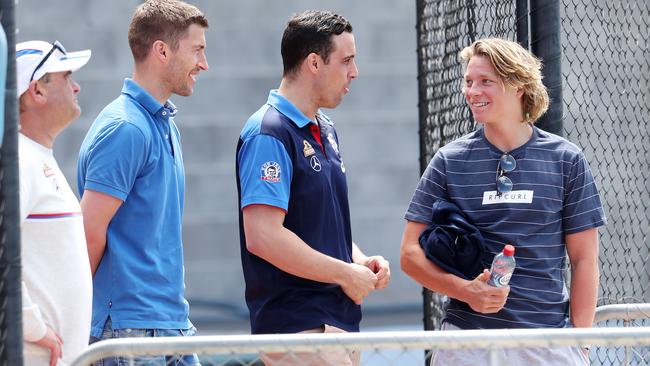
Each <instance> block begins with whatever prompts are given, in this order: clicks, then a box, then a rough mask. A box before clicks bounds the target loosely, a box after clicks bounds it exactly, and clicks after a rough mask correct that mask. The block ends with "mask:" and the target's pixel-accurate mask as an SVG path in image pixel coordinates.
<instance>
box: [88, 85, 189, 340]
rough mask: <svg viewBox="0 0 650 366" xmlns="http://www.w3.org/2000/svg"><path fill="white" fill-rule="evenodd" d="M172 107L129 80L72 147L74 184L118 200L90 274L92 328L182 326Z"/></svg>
mask: <svg viewBox="0 0 650 366" xmlns="http://www.w3.org/2000/svg"><path fill="white" fill-rule="evenodd" d="M175 114H176V108H175V106H174V105H173V104H172V103H171V102H170V101H167V102H166V103H165V105H161V104H160V103H159V102H158V101H157V100H156V99H154V98H153V97H152V96H151V95H150V94H149V93H147V92H146V91H145V90H144V89H143V88H142V87H140V86H139V85H138V84H137V83H135V82H134V81H133V80H131V79H126V80H125V81H124V87H123V88H122V94H121V95H120V96H119V97H118V98H117V99H115V100H114V101H113V102H111V103H110V104H109V105H108V106H106V108H104V110H103V111H102V112H101V113H100V114H99V116H98V117H97V119H96V120H95V122H94V123H93V124H92V126H91V128H90V130H89V131H88V134H87V135H86V138H85V139H84V142H83V144H82V146H81V150H80V152H79V161H78V166H77V177H78V178H77V179H78V182H77V183H78V188H79V192H80V194H81V195H83V192H84V190H87V189H89V190H93V191H97V192H101V193H105V194H108V195H110V196H113V197H116V198H118V199H120V200H122V201H123V203H122V205H121V206H120V208H119V209H118V210H117V212H116V213H115V216H114V217H113V219H112V220H111V222H110V224H109V227H108V234H107V245H106V250H105V252H104V256H103V257H102V260H101V262H100V264H99V267H98V268H97V272H96V274H95V277H94V279H93V319H92V332H91V334H92V335H93V336H95V337H99V336H100V335H101V331H102V329H103V326H104V322H105V321H106V319H107V317H109V316H110V317H111V321H112V325H113V328H114V329H123V328H153V329H186V328H189V327H190V326H191V323H190V321H189V318H188V314H189V306H188V303H187V301H186V300H185V298H184V295H183V293H184V289H185V283H184V267H183V244H182V233H181V225H182V217H183V199H184V193H185V173H184V168H183V157H182V154H181V144H180V135H179V132H178V129H177V127H176V124H175V123H174V115H175Z"/></svg>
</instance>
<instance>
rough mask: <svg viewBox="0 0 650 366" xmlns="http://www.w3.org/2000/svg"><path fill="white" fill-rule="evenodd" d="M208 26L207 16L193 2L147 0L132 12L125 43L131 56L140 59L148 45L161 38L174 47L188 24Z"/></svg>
mask: <svg viewBox="0 0 650 366" xmlns="http://www.w3.org/2000/svg"><path fill="white" fill-rule="evenodd" d="M192 24H197V25H199V26H201V27H203V28H207V27H208V20H207V19H206V18H205V16H204V15H203V13H202V12H201V11H200V10H199V9H198V8H197V7H195V6H194V5H190V4H187V3H184V2H182V1H178V0H147V1H145V2H144V3H142V4H141V5H140V6H138V7H137V8H136V9H135V12H133V17H132V18H131V24H130V25H129V46H130V47H131V53H133V59H134V60H135V61H136V62H137V61H142V60H144V59H145V58H146V57H147V55H148V54H149V49H150V48H151V45H152V44H153V43H154V42H155V41H157V40H161V41H163V42H165V43H167V44H169V46H170V47H171V49H172V50H174V51H175V50H176V49H178V42H179V41H180V39H181V38H182V37H183V36H185V34H186V32H187V28H189V26H190V25H192Z"/></svg>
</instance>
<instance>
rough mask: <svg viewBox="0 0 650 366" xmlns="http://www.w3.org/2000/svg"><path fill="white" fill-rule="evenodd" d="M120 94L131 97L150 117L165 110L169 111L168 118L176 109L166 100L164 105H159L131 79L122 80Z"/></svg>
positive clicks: (174, 113)
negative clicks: (122, 84)
mask: <svg viewBox="0 0 650 366" xmlns="http://www.w3.org/2000/svg"><path fill="white" fill-rule="evenodd" d="M122 93H123V94H126V95H129V96H131V98H133V99H135V100H136V101H137V102H138V103H140V104H141V105H142V106H143V107H144V108H145V109H146V110H147V111H148V112H149V113H151V115H155V114H156V113H158V112H159V111H160V109H162V108H165V109H167V110H169V114H170V117H173V116H175V115H176V112H177V109H176V106H175V105H174V103H172V101H171V100H167V101H166V102H165V105H162V104H160V102H159V101H157V100H156V98H154V97H153V96H151V94H149V93H148V92H147V91H146V90H144V88H142V87H141V86H140V85H139V84H138V83H136V82H135V81H134V80H133V79H130V78H126V79H124V86H122Z"/></svg>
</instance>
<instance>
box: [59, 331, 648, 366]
mask: <svg viewBox="0 0 650 366" xmlns="http://www.w3.org/2000/svg"><path fill="white" fill-rule="evenodd" d="M584 345H591V346H600V347H620V346H635V347H638V346H650V327H638V328H588V329H584V328H573V329H505V330H504V329H501V330H464V331H444V332H440V331H413V332H376V333H344V334H283V335H254V336H250V335H245V336H244V335H231V336H197V337H190V338H169V337H166V338H162V337H161V338H148V339H132V338H131V339H112V340H108V341H105V342H101V343H98V344H95V345H92V346H91V347H90V348H89V349H88V350H87V351H86V352H85V353H84V354H83V355H82V356H80V357H79V358H78V359H77V360H75V362H73V363H72V364H71V366H82V365H84V366H85V365H88V364H90V363H91V362H93V361H96V360H98V359H101V358H104V357H110V356H117V355H121V356H127V357H128V356H135V355H143V356H144V355H146V356H151V355H160V354H191V353H197V354H199V355H226V356H229V357H230V358H232V359H233V360H236V359H238V356H237V355H242V354H256V353H258V352H293V353H296V352H324V351H329V350H336V349H342V348H343V349H346V350H351V349H354V350H360V351H372V352H379V351H380V350H389V349H397V350H401V351H403V352H406V351H408V350H427V349H432V348H434V349H438V348H440V349H469V348H486V349H490V350H491V351H495V350H498V349H503V348H517V347H558V346H584ZM239 359H240V360H241V358H239ZM243 362H246V361H243ZM221 364H222V363H221ZM240 364H241V365H245V364H247V363H240ZM369 364H375V363H369ZM391 364H393V363H391ZM394 364H396V365H397V364H399V365H403V364H404V363H401V362H397V363H394ZM490 365H492V363H490Z"/></svg>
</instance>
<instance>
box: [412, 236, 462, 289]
mask: <svg viewBox="0 0 650 366" xmlns="http://www.w3.org/2000/svg"><path fill="white" fill-rule="evenodd" d="M400 259H401V262H400V264H401V267H402V270H403V271H404V272H405V273H406V274H408V275H409V276H410V277H411V278H413V279H414V280H415V281H417V282H418V283H420V284H421V285H422V286H424V287H426V288H428V289H429V290H431V291H434V292H438V293H441V294H444V295H447V296H449V297H451V298H454V299H457V300H460V301H466V288H467V286H468V284H469V282H470V281H467V280H465V279H462V278H460V277H458V276H455V275H453V274H450V273H448V272H446V271H444V270H443V269H441V268H440V267H438V266H437V265H435V264H434V263H433V262H431V261H430V260H428V259H427V258H426V256H425V254H424V251H423V250H422V248H421V247H420V245H419V244H416V243H411V244H410V245H403V246H402V252H401V257H400Z"/></svg>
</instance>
